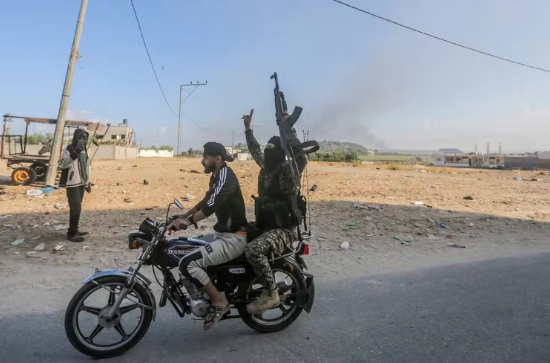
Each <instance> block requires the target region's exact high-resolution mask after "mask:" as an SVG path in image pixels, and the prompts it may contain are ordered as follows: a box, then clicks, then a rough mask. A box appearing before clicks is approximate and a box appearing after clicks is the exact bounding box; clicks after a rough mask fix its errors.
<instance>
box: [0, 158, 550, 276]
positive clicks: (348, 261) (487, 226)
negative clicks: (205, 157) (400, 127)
mask: <svg viewBox="0 0 550 363" xmlns="http://www.w3.org/2000/svg"><path fill="white" fill-rule="evenodd" d="M231 167H232V168H233V170H234V171H235V172H236V174H237V175H238V177H239V180H240V182H241V187H242V189H243V194H244V195H245V199H246V203H247V207H248V208H249V214H250V219H253V215H252V209H251V207H252V199H251V198H250V196H251V195H252V194H254V193H256V185H257V172H258V167H257V166H256V165H255V164H254V163H253V162H234V163H232V164H231ZM379 168H380V170H378V169H377V167H376V166H373V165H368V166H367V165H364V166H359V167H352V166H351V165H339V164H327V163H311V165H310V167H309V173H308V174H309V175H308V177H309V178H308V179H309V187H312V186H313V185H317V189H316V191H315V192H311V193H310V197H311V203H310V210H311V221H312V229H313V233H314V235H315V236H316V238H315V239H313V240H312V241H311V244H312V248H311V252H312V255H311V256H310V257H309V261H310V265H311V267H312V269H313V271H314V272H315V273H316V274H317V275H318V276H321V277H326V278H342V277H349V276H359V275H362V274H365V273H368V272H383V271H386V270H395V269H408V268H415V267H418V266H419V265H422V266H433V265H438V264H446V263H452V262H461V261H473V260H479V259H484V258H490V257H497V256H509V255H518V254H527V253H531V252H535V251H540V250H546V249H550V243H549V242H550V241H549V238H548V237H547V236H549V235H550V234H549V232H550V228H549V226H550V224H549V223H548V222H549V219H550V203H549V202H550V193H549V191H550V183H548V174H547V173H545V174H544V175H543V174H540V173H539V172H510V171H491V170H471V169H470V170H467V169H455V170H452V169H443V168H425V167H411V166H407V167H401V170H397V171H392V170H387V169H386V167H385V166H383V165H382V166H379ZM9 173H10V170H8V169H6V168H5V166H4V165H2V166H0V177H2V180H5V179H6V177H7V176H8V175H9ZM515 176H521V178H522V181H517V180H514V177H515ZM92 179H93V180H94V183H95V187H94V188H93V191H92V193H91V194H89V195H86V196H85V200H84V205H83V214H82V223H81V229H82V230H85V231H89V232H91V235H90V236H89V237H88V238H87V240H86V242H85V243H81V244H76V243H71V242H68V241H66V240H65V239H64V236H65V233H66V229H65V228H66V226H67V223H68V207H67V200H66V197H65V192H64V191H63V190H58V191H55V192H54V193H51V194H47V195H45V196H44V197H43V198H36V197H27V196H26V194H25V193H26V191H27V190H28V189H31V187H12V186H6V187H4V189H3V190H2V191H3V192H5V194H3V195H0V216H1V217H0V218H2V219H0V269H3V268H11V267H12V266H14V265H17V266H27V265H28V266H40V265H59V266H64V265H67V266H76V265H79V266H90V267H98V268H105V267H112V266H116V265H115V259H117V260H118V261H119V263H122V264H123V265H127V263H126V261H132V260H134V259H135V255H136V253H135V252H132V251H128V250H127V247H126V234H127V233H128V232H129V231H130V230H131V229H132V228H134V227H136V226H137V225H138V224H139V223H140V222H141V220H142V219H144V218H145V216H149V217H152V218H161V219H162V218H163V215H165V211H166V209H165V208H166V206H167V205H168V203H170V202H171V201H172V200H173V198H174V197H176V198H179V199H180V200H181V201H182V202H183V204H184V206H185V207H186V208H189V207H192V206H193V205H194V204H195V203H196V202H197V200H198V199H199V198H201V196H202V195H203V194H204V191H205V190H206V188H207V183H208V177H207V176H206V175H205V174H203V173H202V166H201V165H200V159H188V158H181V159H145V158H140V159H135V160H124V161H114V160H113V161H96V162H95V163H94V165H93V169H92ZM532 179H534V180H535V181H530V180H532ZM537 179H538V180H537ZM145 180H146V181H147V183H144V181H145ZM465 197H468V198H467V199H464V198H465ZM185 199H193V200H192V201H187V200H185ZM413 202H423V204H422V205H413V204H411V203H413ZM213 224H214V220H213V218H211V219H210V220H208V221H206V222H205V223H203V224H202V226H201V230H200V231H195V230H192V231H186V232H182V234H184V235H196V234H201V233H206V232H208V231H210V228H211V227H212V226H213ZM56 226H57V227H56ZM59 226H61V227H59ZM55 228H59V230H55ZM22 238H24V239H25V240H24V242H22V243H20V244H18V245H17V246H14V245H13V244H12V243H13V242H14V241H16V240H18V239H22ZM344 241H347V242H349V244H350V245H351V247H350V249H348V250H342V249H340V245H341V244H342V242H344ZM41 243H43V244H44V250H42V251H34V248H35V247H36V246H37V245H39V244H41ZM59 245H63V247H62V248H61V250H59V251H55V250H54V248H55V247H56V246H59ZM450 245H454V247H451V246H450ZM461 246H464V247H465V248H460V247H461Z"/></svg>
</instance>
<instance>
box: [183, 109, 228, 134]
mask: <svg viewBox="0 0 550 363" xmlns="http://www.w3.org/2000/svg"><path fill="white" fill-rule="evenodd" d="M181 114H182V115H183V116H185V117H187V119H188V120H189V121H191V122H192V123H193V125H195V126H197V127H198V128H199V129H201V130H202V131H204V132H207V133H209V134H211V135H214V136H222V135H219V134H216V133H214V132H212V131H210V130H207V129H205V128H204V127H202V126H201V125H199V124H198V123H196V122H195V121H193V119H192V118H191V117H189V116H187V115H186V114H184V113H183V112H182V113H181Z"/></svg>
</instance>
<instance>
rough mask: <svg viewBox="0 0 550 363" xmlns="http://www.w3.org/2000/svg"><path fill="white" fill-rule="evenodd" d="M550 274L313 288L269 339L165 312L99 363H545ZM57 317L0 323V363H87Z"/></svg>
mask: <svg viewBox="0 0 550 363" xmlns="http://www.w3.org/2000/svg"><path fill="white" fill-rule="evenodd" d="M549 276H550V254H541V255H537V256H531V257H521V258H513V259H499V260H492V261H485V262H479V263H474V264H466V265H455V266H450V267H440V268H433V269H422V270H417V271H416V272H408V273H406V274H394V275H381V276H371V277H368V278H365V279H361V280H345V281H340V282H322V281H319V282H318V290H317V291H318V296H317V300H316V304H315V306H314V310H313V312H312V314H311V315H307V314H305V313H304V314H303V315H302V316H301V317H300V318H299V319H298V321H297V322H296V323H295V324H294V325H292V326H291V327H290V328H288V329H287V330H286V331H284V332H280V333H274V334H267V335H266V334H263V335H262V334H258V333H255V332H253V331H251V330H250V329H248V328H247V327H246V326H245V325H244V324H243V323H242V322H241V321H240V320H232V321H227V322H224V323H222V324H221V325H220V326H218V327H216V329H214V330H212V331H209V332H203V331H202V329H201V324H199V323H197V324H193V323H191V321H190V320H189V319H187V318H186V319H183V320H182V319H180V318H179V317H177V315H176V314H175V313H174V312H173V311H171V310H169V309H168V308H164V309H161V310H160V311H159V314H158V316H157V321H156V322H155V323H153V325H152V326H151V328H150V329H149V332H148V333H147V335H146V336H145V338H144V339H143V340H142V341H141V342H140V343H139V344H138V345H137V346H136V347H135V348H134V349H133V350H131V351H130V352H128V353H126V354H125V355H124V356H122V357H118V358H114V359H109V360H105V361H106V362H370V363H375V362H388V363H393V362H399V363H402V362H408V363H413V362H419V363H430V362H434V363H443V362H457V363H466V362H473V363H491V362H499V363H504V362H522V363H529V362H536V363H540V362H549V361H550V337H549V335H550V325H549V323H550V322H549V317H550V315H549V309H550V289H549V288H548V285H549V281H550V279H549ZM27 298H32V297H31V296H29V297H27ZM21 303H22V304H24V299H22V301H21ZM0 309H1V307H0ZM63 313H64V312H63V311H62V310H60V311H57V312H56V313H53V314H52V313H49V314H41V313H39V312H37V313H35V314H30V315H18V316H13V317H9V318H4V319H2V320H1V321H0V361H2V362H10V363H11V362H26V363H30V362H41V363H42V362H56V363H57V362H92V361H93V360H92V359H89V358H87V357H85V356H83V355H81V354H80V353H78V352H76V351H75V350H74V349H73V348H72V346H70V344H69V343H68V341H67V339H66V337H65V334H64V330H63Z"/></svg>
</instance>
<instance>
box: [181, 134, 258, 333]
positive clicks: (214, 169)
mask: <svg viewBox="0 0 550 363" xmlns="http://www.w3.org/2000/svg"><path fill="white" fill-rule="evenodd" d="M232 161H233V158H232V157H231V156H229V155H228V154H227V151H226V150H225V148H224V146H223V145H222V144H219V143H217V142H208V143H206V144H205V145H204V154H203V158H202V165H203V166H204V172H205V173H206V174H209V173H212V176H211V177H210V184H209V189H208V191H207V192H206V196H205V197H204V199H203V200H201V201H200V202H199V203H198V204H197V205H196V206H195V207H194V208H192V209H191V210H189V211H188V212H187V213H184V214H181V215H178V216H177V218H178V219H177V220H176V221H175V222H174V223H173V224H172V226H173V228H174V229H176V230H180V229H187V227H189V226H191V225H193V224H196V223H197V222H199V221H201V220H203V219H205V218H208V217H209V216H210V215H212V214H214V213H215V214H216V217H217V219H218V222H217V223H216V225H215V226H214V230H215V231H216V232H215V233H211V234H208V235H205V236H202V237H199V238H200V239H201V240H204V241H206V242H210V243H209V244H208V245H206V246H204V247H201V248H199V249H198V250H197V251H195V252H193V253H190V254H189V255H187V256H185V257H183V258H182V259H181V260H180V262H179V269H180V273H181V275H182V282H183V284H184V287H185V289H186V290H187V292H188V293H189V294H191V295H192V296H193V295H194V294H195V293H196V292H197V287H199V288H201V289H202V290H203V291H204V292H205V293H206V294H208V296H210V298H211V301H212V304H211V305H210V307H209V309H208V314H207V316H206V317H205V319H204V329H205V330H206V329H210V328H211V327H213V326H214V325H215V324H216V323H218V322H219V321H220V319H221V318H222V317H223V315H225V314H226V313H227V312H228V311H229V309H230V307H229V303H228V301H227V298H226V297H225V296H224V295H222V294H221V293H220V292H219V291H218V289H217V288H216V286H214V284H213V283H212V281H210V278H209V277H208V274H207V273H206V272H205V271H204V268H206V267H208V266H215V265H219V264H222V263H226V262H229V261H231V260H233V259H235V258H237V257H239V256H241V255H242V254H243V253H244V249H245V247H246V243H247V238H246V231H247V227H248V222H247V221H246V209H245V205H244V199H243V195H242V192H241V187H240V185H239V180H238V179H237V176H236V175H235V173H234V172H233V170H231V168H230V167H228V166H227V164H226V162H232Z"/></svg>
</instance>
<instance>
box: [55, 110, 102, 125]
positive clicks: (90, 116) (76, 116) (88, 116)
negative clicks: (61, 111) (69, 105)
mask: <svg viewBox="0 0 550 363" xmlns="http://www.w3.org/2000/svg"><path fill="white" fill-rule="evenodd" d="M65 118H66V119H67V120H75V121H93V122H100V123H104V124H105V123H108V122H109V119H108V118H105V117H101V116H99V115H96V114H94V113H93V112H92V111H88V110H67V114H66V115H65Z"/></svg>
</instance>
